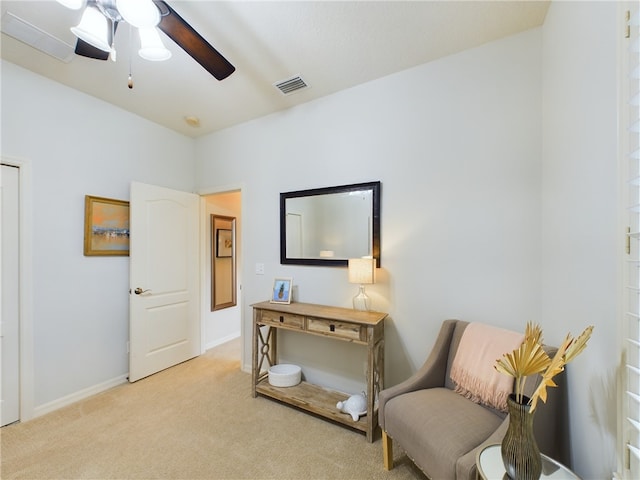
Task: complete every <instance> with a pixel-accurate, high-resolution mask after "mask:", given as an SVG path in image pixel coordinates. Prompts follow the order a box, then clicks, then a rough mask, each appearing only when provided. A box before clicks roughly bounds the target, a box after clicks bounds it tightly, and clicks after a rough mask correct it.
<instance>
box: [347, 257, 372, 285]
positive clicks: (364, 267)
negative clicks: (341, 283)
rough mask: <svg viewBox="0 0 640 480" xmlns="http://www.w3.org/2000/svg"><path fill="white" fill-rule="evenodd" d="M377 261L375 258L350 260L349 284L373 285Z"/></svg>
mask: <svg viewBox="0 0 640 480" xmlns="http://www.w3.org/2000/svg"><path fill="white" fill-rule="evenodd" d="M374 268H375V260H374V259H373V258H350V259H349V282H350V283H359V284H360V285H364V284H369V283H373V272H374Z"/></svg>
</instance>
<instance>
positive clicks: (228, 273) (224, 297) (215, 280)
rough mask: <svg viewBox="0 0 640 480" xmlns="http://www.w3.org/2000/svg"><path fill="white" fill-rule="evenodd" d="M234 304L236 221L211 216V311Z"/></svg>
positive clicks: (224, 217)
mask: <svg viewBox="0 0 640 480" xmlns="http://www.w3.org/2000/svg"><path fill="white" fill-rule="evenodd" d="M235 304H236V219H235V217H226V216H224V215H211V311H214V310H220V309H222V308H228V307H233V306H234V305H235Z"/></svg>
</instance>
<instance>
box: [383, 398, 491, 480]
mask: <svg viewBox="0 0 640 480" xmlns="http://www.w3.org/2000/svg"><path fill="white" fill-rule="evenodd" d="M425 406H427V408H425ZM407 412H412V413H411V414H410V415H408V414H407ZM452 412H455V414H454V415H452ZM385 416H386V418H387V423H386V427H385V428H386V432H387V434H388V435H390V436H391V437H392V438H399V439H402V442H401V443H402V447H403V448H404V450H405V451H406V453H407V455H408V456H409V457H410V458H411V459H412V460H413V461H414V462H415V463H416V464H418V465H429V469H428V474H429V475H430V477H431V478H433V479H441V478H455V477H456V471H455V470H456V462H457V460H458V459H459V458H460V457H461V456H463V455H464V454H466V453H467V452H469V451H471V450H473V449H474V448H475V447H477V446H478V445H480V444H481V443H482V442H483V441H484V440H486V439H487V438H488V437H489V436H490V435H491V434H492V433H493V432H494V431H495V430H496V429H497V428H498V427H499V426H500V424H501V423H502V420H503V419H502V417H500V416H499V415H497V414H496V413H494V412H492V411H491V410H489V409H487V408H486V407H483V406H481V405H479V404H477V403H475V402H472V401H470V400H468V399H466V398H464V397H463V396H461V395H459V394H457V393H455V392H454V391H452V390H449V389H448V388H430V389H424V390H418V391H415V392H411V393H407V394H406V395H401V396H398V397H395V398H393V399H392V400H390V401H389V402H387V406H386V408H385ZM443 419H446V421H443ZM474 461H475V458H474Z"/></svg>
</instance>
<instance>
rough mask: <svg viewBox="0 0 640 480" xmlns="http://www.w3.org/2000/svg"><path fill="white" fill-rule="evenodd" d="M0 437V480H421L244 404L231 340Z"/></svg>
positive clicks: (295, 420) (280, 411) (335, 433)
mask: <svg viewBox="0 0 640 480" xmlns="http://www.w3.org/2000/svg"><path fill="white" fill-rule="evenodd" d="M0 435H1V447H2V450H1V452H0V453H1V461H0V467H1V470H0V477H1V478H3V479H32V480H35V479H47V480H49V479H169V478H170V479H228V480H232V479H292V480H293V479H305V480H311V479H363V480H365V479H366V480H373V479H394V480H395V479H398V480H404V479H419V480H424V479H425V477H424V475H423V474H422V473H421V472H420V471H419V470H418V469H416V467H415V466H414V465H413V464H412V463H411V462H410V461H409V460H408V459H407V458H406V456H404V454H403V453H402V452H401V451H397V452H396V453H395V457H396V466H395V468H394V469H393V470H392V471H390V472H386V471H385V470H384V469H383V466H382V442H381V441H380V439H379V438H378V439H377V440H376V441H375V442H374V443H373V444H371V443H368V442H367V441H366V438H365V436H364V435H363V434H361V433H358V432H354V431H351V430H349V429H347V428H344V427H341V426H339V425H335V424H333V423H330V422H328V421H325V420H323V419H320V418H317V417H314V416H312V415H309V414H306V413H304V412H301V411H299V410H296V409H294V408H291V407H289V406H286V405H282V404H280V403H277V402H274V401H272V400H269V399H266V398H262V397H258V398H252V397H251V376H250V375H249V374H247V373H243V372H241V371H240V362H239V343H238V341H237V340H236V341H233V342H229V343H228V344H225V345H222V346H220V347H216V348H214V349H212V350H210V351H209V352H207V354H205V355H203V356H201V357H198V358H195V359H193V360H190V361H188V362H185V363H183V364H181V365H178V366H175V367H173V368H170V369H168V370H165V371H163V372H160V373H157V374H155V375H153V376H151V377H148V378H146V379H143V380H140V381H138V382H136V383H134V384H125V385H121V386H119V387H116V388H113V389H111V390H109V391H107V392H104V393H102V394H99V395H96V396H94V397H91V398H89V399H86V400H83V401H81V402H78V403H76V404H74V405H71V406H69V407H66V408H63V409H60V410H57V411H55V412H52V413H50V414H48V415H45V416H42V417H39V418H36V419H34V420H31V421H28V422H25V423H21V424H15V425H10V426H7V427H4V428H2V429H1V430H0ZM378 437H379V435H378Z"/></svg>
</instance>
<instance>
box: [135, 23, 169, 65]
mask: <svg viewBox="0 0 640 480" xmlns="http://www.w3.org/2000/svg"><path fill="white" fill-rule="evenodd" d="M139 30H140V50H138V54H139V55H140V56H141V57H142V58H144V59H145V60H151V61H152V62H161V61H163V60H168V59H170V58H171V52H170V51H169V50H168V49H167V48H166V47H165V46H164V45H163V43H162V40H161V39H160V34H159V33H158V30H156V29H155V28H140V29H139Z"/></svg>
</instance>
